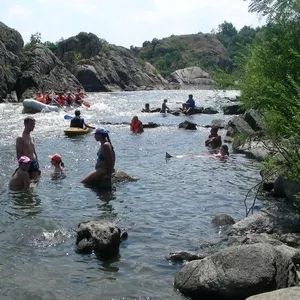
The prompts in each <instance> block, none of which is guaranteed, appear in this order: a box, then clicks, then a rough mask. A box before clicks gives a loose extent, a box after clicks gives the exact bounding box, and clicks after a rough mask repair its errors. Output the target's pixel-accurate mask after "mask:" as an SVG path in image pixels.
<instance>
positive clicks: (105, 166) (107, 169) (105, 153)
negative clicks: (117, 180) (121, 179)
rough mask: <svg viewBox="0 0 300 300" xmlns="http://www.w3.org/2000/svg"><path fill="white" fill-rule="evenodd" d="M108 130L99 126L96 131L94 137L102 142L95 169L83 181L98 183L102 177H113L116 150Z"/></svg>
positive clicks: (91, 183)
mask: <svg viewBox="0 0 300 300" xmlns="http://www.w3.org/2000/svg"><path fill="white" fill-rule="evenodd" d="M108 133H109V132H108V131H107V130H105V129H104V128H97V129H96V130H95V131H94V138H95V140H96V141H97V142H99V143H100V148H99V150H98V152H97V162H96V165H95V170H94V171H92V172H91V173H90V174H88V175H87V176H86V177H84V178H83V179H82V180H81V183H85V184H90V185H97V183H99V181H101V180H102V179H106V178H108V179H111V176H112V173H113V172H114V167H115V160H116V156H115V151H114V147H113V145H112V144H111V141H110V138H109V135H108Z"/></svg>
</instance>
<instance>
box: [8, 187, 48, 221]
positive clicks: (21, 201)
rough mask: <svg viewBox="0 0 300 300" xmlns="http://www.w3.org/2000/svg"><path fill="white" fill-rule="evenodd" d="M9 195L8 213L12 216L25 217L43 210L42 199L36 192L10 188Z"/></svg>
mask: <svg viewBox="0 0 300 300" xmlns="http://www.w3.org/2000/svg"><path fill="white" fill-rule="evenodd" d="M8 196H9V197H8V201H9V203H10V204H9V208H10V209H9V211H8V213H9V214H10V215H12V216H15V217H18V218H24V217H27V216H33V215H37V214H38V213H40V212H42V206H41V199H40V197H39V196H38V195H37V194H35V193H34V192H31V191H12V190H10V191H9V193H8Z"/></svg>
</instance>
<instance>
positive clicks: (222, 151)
mask: <svg viewBox="0 0 300 300" xmlns="http://www.w3.org/2000/svg"><path fill="white" fill-rule="evenodd" d="M228 156H229V151H228V146H227V145H225V144H223V145H222V146H221V147H220V150H219V152H218V153H217V154H213V155H197V154H185V155H171V154H169V153H168V152H166V158H172V157H176V158H184V157H191V158H198V157H213V158H219V159H221V160H223V159H226V158H228Z"/></svg>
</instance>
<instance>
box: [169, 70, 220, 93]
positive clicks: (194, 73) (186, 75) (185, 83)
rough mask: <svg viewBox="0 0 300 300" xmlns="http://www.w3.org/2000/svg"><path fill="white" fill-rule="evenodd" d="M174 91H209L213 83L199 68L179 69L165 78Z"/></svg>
mask: <svg viewBox="0 0 300 300" xmlns="http://www.w3.org/2000/svg"><path fill="white" fill-rule="evenodd" d="M166 79H167V80H168V81H169V82H170V83H171V84H172V85H173V88H175V89H211V88H213V86H214V84H215V82H214V81H213V80H212V79H211V78H210V75H209V74H208V73H206V72H205V71H203V70H202V69H201V68H200V67H190V68H185V69H179V70H176V71H175V72H173V73H171V74H170V75H169V76H168V77H167V78H166Z"/></svg>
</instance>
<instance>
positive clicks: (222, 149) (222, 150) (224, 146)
mask: <svg viewBox="0 0 300 300" xmlns="http://www.w3.org/2000/svg"><path fill="white" fill-rule="evenodd" d="M220 152H221V153H222V154H223V155H227V156H229V151H228V146H227V145H225V144H223V145H222V146H221V147H220Z"/></svg>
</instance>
